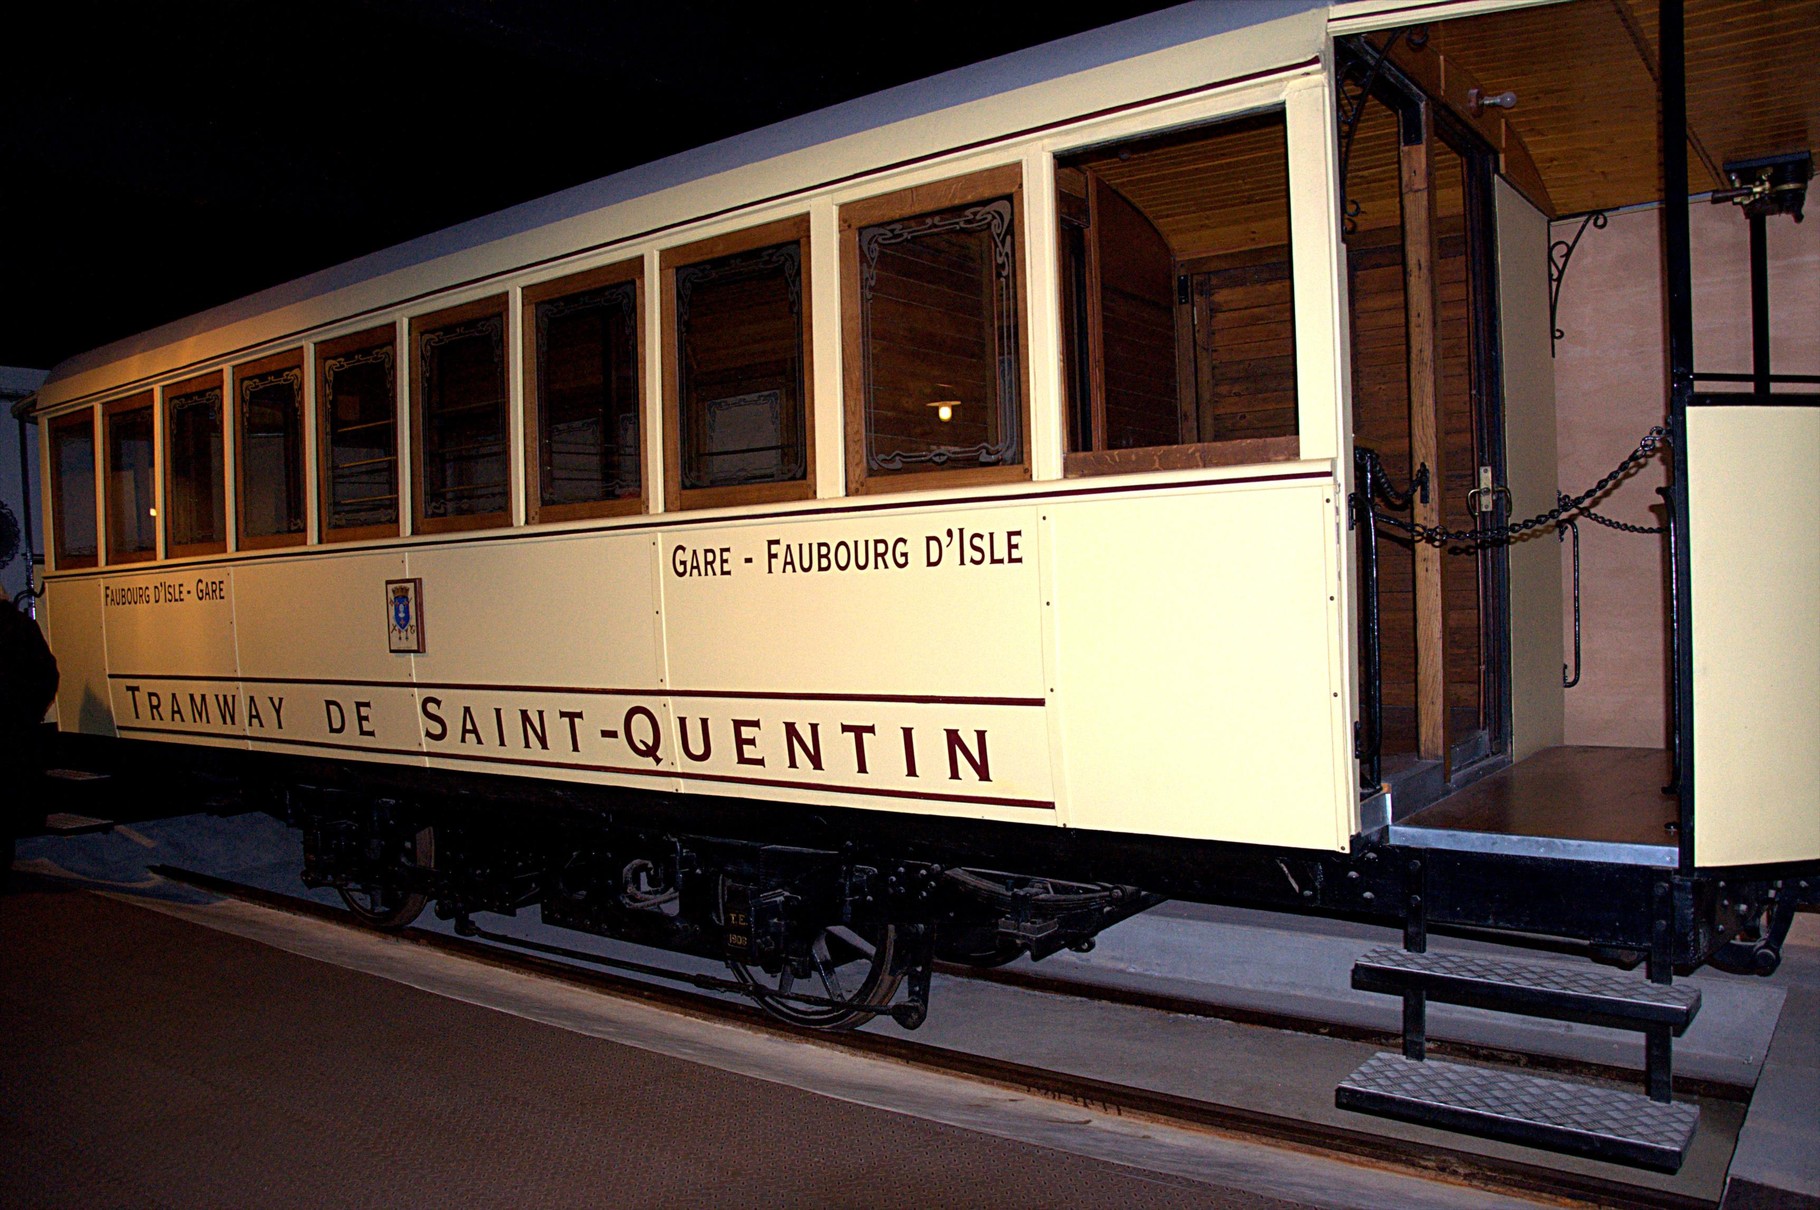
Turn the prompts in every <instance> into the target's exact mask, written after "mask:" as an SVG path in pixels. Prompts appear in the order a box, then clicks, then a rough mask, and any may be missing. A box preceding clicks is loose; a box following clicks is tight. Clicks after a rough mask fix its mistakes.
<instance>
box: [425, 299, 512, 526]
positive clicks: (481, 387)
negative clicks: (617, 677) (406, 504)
mask: <svg viewBox="0 0 1820 1210" xmlns="http://www.w3.org/2000/svg"><path fill="white" fill-rule="evenodd" d="M505 329H506V320H505V316H503V315H484V316H481V317H480V318H478V319H472V320H466V321H463V322H460V323H451V324H444V325H441V326H439V327H434V328H427V329H425V330H424V331H422V332H420V333H418V335H417V356H418V372H419V374H420V376H421V377H420V379H419V381H420V382H421V383H422V389H423V399H422V401H421V406H422V408H423V431H422V433H423V435H422V442H423V448H422V450H420V451H419V453H418V466H419V467H420V468H421V472H422V475H423V515H424V517H425V518H426V519H428V518H434V517H472V516H477V515H485V514H490V513H503V512H504V511H505V509H506V459H507V447H506V337H505Z"/></svg>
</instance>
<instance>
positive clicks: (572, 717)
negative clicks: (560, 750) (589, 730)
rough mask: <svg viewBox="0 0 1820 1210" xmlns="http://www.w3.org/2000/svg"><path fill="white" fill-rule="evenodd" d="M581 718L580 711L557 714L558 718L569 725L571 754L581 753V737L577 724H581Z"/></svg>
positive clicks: (566, 711)
mask: <svg viewBox="0 0 1820 1210" xmlns="http://www.w3.org/2000/svg"><path fill="white" fill-rule="evenodd" d="M581 716H582V712H581V711H580V710H558V711H557V712H556V717H557V718H559V719H561V720H562V721H563V722H565V723H567V724H569V751H571V752H580V751H581V735H580V734H579V733H578V732H577V730H576V724H577V723H579V722H581Z"/></svg>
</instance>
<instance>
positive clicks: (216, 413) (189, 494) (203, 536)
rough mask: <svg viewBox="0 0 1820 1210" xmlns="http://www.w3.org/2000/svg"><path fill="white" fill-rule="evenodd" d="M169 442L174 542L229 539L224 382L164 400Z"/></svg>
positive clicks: (167, 456)
mask: <svg viewBox="0 0 1820 1210" xmlns="http://www.w3.org/2000/svg"><path fill="white" fill-rule="evenodd" d="M164 410H165V415H166V416H167V417H168V418H169V420H168V423H169V441H170V448H169V449H168V450H166V451H165V468H166V469H165V487H166V491H165V496H166V500H165V506H166V507H167V508H168V509H170V514H171V515H170V516H169V517H168V518H166V520H167V521H168V522H169V524H170V529H169V531H168V538H169V542H170V545H171V546H173V547H182V546H197V545H204V544H210V543H216V542H224V541H225V540H226V538H227V530H226V528H225V522H224V513H225V510H226V508H227V504H226V499H225V497H224V495H223V491H222V481H221V474H222V449H221V388H220V387H219V386H212V387H207V388H205V389H203V390H200V391H191V392H188V393H186V394H182V395H169V396H166V397H165V401H164Z"/></svg>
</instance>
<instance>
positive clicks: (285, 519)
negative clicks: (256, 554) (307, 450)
mask: <svg viewBox="0 0 1820 1210" xmlns="http://www.w3.org/2000/svg"><path fill="white" fill-rule="evenodd" d="M235 382H236V385H237V386H238V389H239V393H240V483H241V488H240V496H239V499H238V501H237V504H238V508H239V514H240V531H241V533H243V534H245V535H246V536H248V537H253V538H266V537H272V536H274V535H277V534H300V533H302V532H303V526H304V517H303V507H304V506H303V501H304V491H303V369H302V367H301V366H292V367H289V368H287V369H282V370H274V371H272V372H270V373H265V374H250V375H247V376H246V377H240V378H236V380H235Z"/></svg>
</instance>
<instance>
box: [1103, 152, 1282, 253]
mask: <svg viewBox="0 0 1820 1210" xmlns="http://www.w3.org/2000/svg"><path fill="white" fill-rule="evenodd" d="M1070 162H1071V163H1072V164H1074V165H1075V166H1077V167H1081V168H1085V169H1087V170H1088V171H1090V172H1092V173H1093V174H1094V175H1096V176H1098V177H1099V178H1100V179H1101V180H1103V181H1105V182H1106V183H1107V184H1108V185H1111V186H1112V187H1113V188H1114V189H1116V190H1118V191H1119V192H1120V193H1121V194H1123V195H1124V196H1125V198H1126V199H1127V200H1129V201H1130V202H1131V203H1132V204H1133V205H1135V206H1137V208H1138V209H1140V210H1142V211H1143V212H1144V214H1145V216H1146V217H1148V218H1149V219H1150V221H1151V222H1152V223H1154V224H1155V225H1156V228H1157V230H1159V231H1161V232H1162V233H1163V238H1164V239H1166V240H1168V241H1169V246H1170V249H1171V251H1173V252H1174V254H1175V256H1176V258H1177V259H1179V260H1190V259H1194V258H1196V257H1201V256H1212V255H1217V254H1220V253H1224V252H1233V251H1236V250H1240V249H1245V248H1258V247H1274V246H1276V245H1280V244H1283V243H1286V242H1288V239H1289V210H1288V203H1287V199H1288V197H1289V164H1288V160H1287V158H1286V156H1285V154H1284V145H1283V127H1282V124H1281V123H1280V122H1263V123H1258V122H1240V123H1236V124H1232V125H1227V126H1214V127H1211V128H1209V130H1208V131H1207V133H1206V135H1205V136H1204V137H1200V138H1194V137H1192V136H1190V137H1187V138H1182V137H1181V136H1176V137H1172V138H1169V139H1168V140H1167V141H1163V142H1159V143H1155V144H1152V145H1150V146H1144V145H1143V144H1134V145H1127V146H1124V147H1111V148H1106V149H1105V150H1103V151H1100V152H1098V153H1089V154H1088V155H1086V156H1083V157H1080V158H1078V159H1074V160H1071V161H1070Z"/></svg>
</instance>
